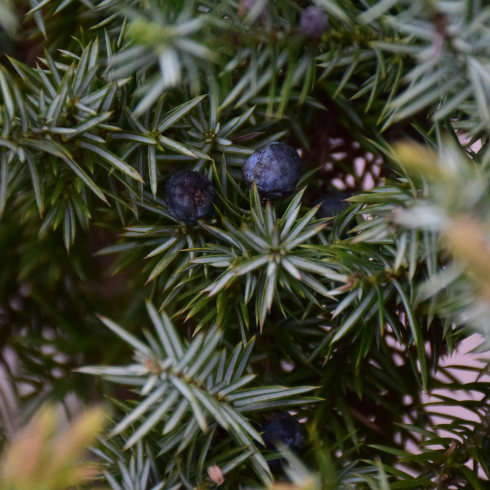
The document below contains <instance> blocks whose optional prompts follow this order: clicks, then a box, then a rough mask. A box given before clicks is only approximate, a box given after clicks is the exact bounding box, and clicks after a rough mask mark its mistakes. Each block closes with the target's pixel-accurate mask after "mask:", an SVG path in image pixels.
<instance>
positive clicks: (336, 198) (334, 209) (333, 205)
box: [317, 192, 351, 218]
mask: <svg viewBox="0 0 490 490" xmlns="http://www.w3.org/2000/svg"><path fill="white" fill-rule="evenodd" d="M349 197H351V195H350V194H349V193H347V192H332V193H331V194H327V195H326V196H323V197H322V198H321V199H320V200H319V203H320V202H321V203H322V205H321V206H320V208H319V209H318V213H317V217H318V218H332V217H334V216H337V215H338V214H340V213H342V211H345V210H346V209H347V208H348V207H349V206H350V203H349V202H348V201H346V199H349Z"/></svg>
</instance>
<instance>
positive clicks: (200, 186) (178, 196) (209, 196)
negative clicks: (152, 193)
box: [165, 170, 215, 225]
mask: <svg viewBox="0 0 490 490" xmlns="http://www.w3.org/2000/svg"><path fill="white" fill-rule="evenodd" d="M214 196H215V194H214V188H213V185H212V184H211V182H210V181H209V179H208V178H207V177H205V176H204V175H202V174H200V173H199V172H194V171H192V170H181V171H180V172H177V173H176V174H175V175H172V177H170V179H168V180H167V183H166V185H165V203H166V204H167V207H168V210H169V212H170V214H171V215H172V216H173V217H174V218H175V219H178V220H179V221H182V222H184V223H187V224H191V225H192V224H195V223H196V221H197V220H200V219H209V218H211V217H212V216H213V212H214V207H213V201H214Z"/></svg>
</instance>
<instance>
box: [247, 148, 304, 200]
mask: <svg viewBox="0 0 490 490" xmlns="http://www.w3.org/2000/svg"><path fill="white" fill-rule="evenodd" d="M242 174H243V179H244V180H245V182H247V183H248V184H249V185H252V183H253V182H254V181H255V183H256V184H257V188H258V190H259V192H260V193H261V194H262V195H263V196H264V197H266V198H268V199H273V198H276V197H282V196H284V195H286V194H288V193H289V192H291V191H293V190H294V188H295V187H296V184H297V183H298V180H299V177H300V175H301V161H300V158H299V155H298V152H297V151H296V150H295V149H294V148H292V147H291V146H289V145H286V144H284V143H278V142H274V143H269V144H268V145H266V146H264V147H263V148H261V149H260V150H257V151H255V152H254V153H253V154H252V155H250V157H248V159H247V160H246V161H245V163H244V165H243V169H242Z"/></svg>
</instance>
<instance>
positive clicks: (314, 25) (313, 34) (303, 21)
mask: <svg viewBox="0 0 490 490" xmlns="http://www.w3.org/2000/svg"><path fill="white" fill-rule="evenodd" d="M327 25H328V17H327V14H326V13H325V12H324V11H323V10H322V9H321V8H319V7H315V6H314V5H312V6H310V7H308V8H306V9H305V10H303V12H302V13H301V17H300V19H299V28H300V30H301V32H302V33H303V34H304V35H305V36H306V37H310V38H319V37H321V36H322V34H323V33H324V32H325V29H326V28H327Z"/></svg>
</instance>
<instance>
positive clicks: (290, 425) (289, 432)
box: [261, 412, 304, 451]
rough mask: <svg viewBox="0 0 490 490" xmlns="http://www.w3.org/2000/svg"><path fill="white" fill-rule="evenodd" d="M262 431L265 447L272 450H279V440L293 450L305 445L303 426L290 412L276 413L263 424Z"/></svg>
mask: <svg viewBox="0 0 490 490" xmlns="http://www.w3.org/2000/svg"><path fill="white" fill-rule="evenodd" d="M261 432H263V434H262V440H263V441H264V444H265V447H266V448H267V449H269V450H271V451H276V450H277V448H276V443H277V442H278V441H280V442H282V443H283V444H284V445H285V446H286V447H287V448H289V449H291V450H292V451H299V450H300V449H301V448H302V447H303V440H304V431H303V426H302V425H301V424H300V423H299V422H298V421H297V420H296V419H295V418H294V417H293V416H291V415H289V414H288V413H283V412H279V413H276V414H274V418H272V419H271V420H269V421H268V422H266V423H265V424H264V425H263V426H262V428H261Z"/></svg>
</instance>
